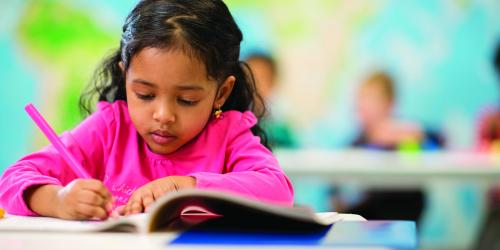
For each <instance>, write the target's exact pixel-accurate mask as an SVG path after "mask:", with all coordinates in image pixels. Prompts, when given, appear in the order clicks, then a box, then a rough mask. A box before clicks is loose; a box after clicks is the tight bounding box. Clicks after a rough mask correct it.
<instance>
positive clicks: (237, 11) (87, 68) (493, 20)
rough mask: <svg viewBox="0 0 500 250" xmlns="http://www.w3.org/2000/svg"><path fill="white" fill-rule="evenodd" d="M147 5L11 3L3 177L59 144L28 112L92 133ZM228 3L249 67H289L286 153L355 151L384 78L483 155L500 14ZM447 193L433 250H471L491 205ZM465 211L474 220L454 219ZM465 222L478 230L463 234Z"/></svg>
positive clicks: (314, 194)
mask: <svg viewBox="0 0 500 250" xmlns="http://www.w3.org/2000/svg"><path fill="white" fill-rule="evenodd" d="M136 2H137V1H136V0H99V1H98V0H71V1H63V0H32V1H27V0H7V1H1V2H0V55H1V56H0V77H1V80H2V81H3V83H2V85H1V86H2V91H1V92H0V107H1V110H2V115H3V119H2V123H0V131H1V132H0V133H1V137H0V141H1V142H2V143H0V155H1V156H2V157H0V173H2V172H3V171H4V169H5V168H6V167H7V166H8V165H10V164H11V163H13V162H14V161H15V160H17V159H19V158H20V157H21V156H22V155H25V154H27V153H29V152H32V151H33V150H36V149H38V148H40V147H41V146H43V145H46V144H47V143H48V142H47V140H46V139H44V138H43V135H42V134H41V133H40V132H39V131H38V130H37V128H36V127H35V126H34V125H33V123H32V122H31V121H30V120H29V118H28V116H27V115H26V113H25V112H24V105H26V104H27V103H29V102H33V103H35V104H36V105H37V107H38V108H39V109H40V110H41V112H42V113H43V114H44V115H45V116H46V118H47V120H48V121H49V122H50V123H51V124H52V125H53V126H54V128H55V130H56V131H57V132H59V133H60V132H62V131H64V130H67V129H70V128H72V127H73V126H74V125H75V124H77V123H78V122H79V121H80V120H81V116H80V112H79V110H78V98H79V95H80V93H81V91H82V90H83V88H84V86H85V85H86V84H87V83H88V82H89V80H90V78H91V76H92V73H93V70H94V69H95V68H96V67H97V65H98V63H99V62H100V60H101V59H102V58H103V56H104V55H106V54H107V53H110V52H111V50H112V49H114V48H116V47H117V46H118V41H119V37H120V31H121V25H122V24H123V21H124V19H125V17H126V15H127V13H128V12H129V11H130V9H131V8H132V7H133V6H134V5H135V4H136ZM226 3H227V4H228V6H229V8H230V10H231V12H232V14H233V16H234V17H235V18H236V20H237V22H238V24H239V25H240V28H241V29H242V31H243V33H244V42H243V44H242V54H241V58H242V60H243V59H245V58H246V57H248V56H250V55H252V54H254V53H259V54H265V55H270V56H272V57H273V58H274V60H275V62H276V65H277V69H278V70H277V72H278V73H277V77H276V82H277V84H276V89H275V91H274V92H273V96H272V100H270V101H269V104H270V111H271V114H272V116H273V117H274V119H275V120H278V121H279V122H280V123H281V124H284V126H285V127H287V128H288V129H289V131H291V132H290V133H289V134H287V136H290V137H293V143H292V144H290V145H284V146H285V147H288V148H291V149H292V150H332V151H341V150H345V149H347V148H348V147H349V145H350V143H351V142H352V141H353V140H354V139H355V137H356V136H357V132H358V131H359V124H358V121H357V119H356V116H355V110H354V104H355V96H356V95H355V93H356V89H357V88H358V86H359V84H360V82H362V80H363V79H365V78H366V77H367V75H369V74H370V73H371V72H373V71H376V70H382V71H384V72H388V73H389V74H390V75H391V77H392V78H393V79H394V82H395V85H396V86H397V96H398V98H397V99H396V104H395V107H396V110H395V113H396V115H397V116H398V117H400V118H402V119H405V120H410V121H413V122H416V123H419V124H421V125H422V126H423V127H425V128H426V129H427V130H429V131H435V132H436V133H438V134H439V135H440V136H441V137H442V138H445V143H444V148H445V150H453V151H458V152H475V151H477V149H476V141H475V140H476V138H475V137H476V130H477V129H476V127H477V122H478V117H479V116H480V114H481V113H482V112H483V111H484V110H485V109H487V108H488V107H493V106H495V105H498V104H499V101H500V84H499V81H500V80H499V79H498V78H497V75H496V73H495V69H494V67H493V63H492V60H493V54H494V51H495V48H496V46H497V44H498V43H500V15H498V13H500V2H499V1H496V0H461V1H451V0H449V1H444V0H443V1H433V0H428V1H417V0H412V1H397V0H377V1H349V0H342V1H334V0H314V1H310V0H293V1H285V0H272V1H260V0H259V1H256V0H252V1H250V0H231V1H226ZM417 151H418V149H417ZM498 165H499V167H500V164H498ZM318 183H319V184H318ZM294 184H296V196H297V197H296V199H297V202H298V203H301V204H306V205H310V206H312V207H314V208H315V209H317V210H320V211H321V210H331V209H335V207H334V206H330V204H329V203H325V199H327V198H328V192H329V188H328V187H325V186H328V185H327V184H321V183H320V182H318V181H316V180H314V179H312V180H309V181H305V182H304V181H303V182H300V181H297V183H294ZM448 188H449V187H448ZM440 192H441V193H440V194H438V195H434V196H432V197H434V198H429V199H432V201H430V203H429V204H430V205H429V206H428V207H427V211H426V212H425V216H424V217H425V218H424V219H423V222H422V225H421V230H420V233H421V235H420V238H421V243H422V246H423V247H424V248H429V249H432V248H435V249H438V248H439V249H446V248H448V249H467V248H468V247H470V246H471V245H472V244H473V242H474V240H475V238H476V237H477V234H478V231H480V228H481V223H482V221H481V220H482V218H483V214H484V210H485V208H484V205H481V204H483V203H484V202H483V200H484V197H478V193H477V192H476V189H475V186H474V184H470V183H467V184H463V185H455V186H453V188H452V189H449V190H440ZM447 192H449V193H453V194H456V193H458V195H457V197H458V198H457V200H458V201H457V202H458V203H460V204H459V205H458V206H457V204H453V203H448V204H440V200H439V199H440V198H439V197H442V196H443V195H444V196H446V194H447ZM436 197H437V198H436ZM433 204H434V205H433ZM457 209H462V210H463V211H464V212H462V213H449V214H448V216H442V215H443V214H447V211H455V210H457ZM456 220H459V221H460V220H462V221H464V223H462V224H459V225H460V226H458V228H456V227H457V226H456V225H457V224H456Z"/></svg>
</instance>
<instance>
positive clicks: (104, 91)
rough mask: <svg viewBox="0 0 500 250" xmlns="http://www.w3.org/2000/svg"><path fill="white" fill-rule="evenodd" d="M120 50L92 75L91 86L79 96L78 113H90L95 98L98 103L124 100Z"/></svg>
mask: <svg viewBox="0 0 500 250" xmlns="http://www.w3.org/2000/svg"><path fill="white" fill-rule="evenodd" d="M120 61H121V50H120V49H118V50H116V51H115V52H114V53H112V54H111V55H109V56H108V57H107V58H105V59H104V61H103V62H102V63H101V65H100V67H99V68H98V69H99V70H97V71H96V72H95V73H94V76H93V77H92V81H91V84H89V85H88V86H87V89H86V90H85V91H84V93H83V94H82V95H81V96H80V113H82V115H83V116H84V117H85V116H88V115H90V114H91V113H92V109H93V106H94V105H93V104H94V99H95V96H96V95H97V100H98V101H107V102H114V101H116V100H126V99H127V95H126V92H125V75H124V73H123V71H122V69H121V68H120V65H119V63H120Z"/></svg>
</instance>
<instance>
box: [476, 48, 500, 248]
mask: <svg viewBox="0 0 500 250" xmlns="http://www.w3.org/2000/svg"><path fill="white" fill-rule="evenodd" d="M493 64H494V66H495V71H496V73H497V77H498V80H497V83H498V87H499V92H500V42H499V43H498V44H497V48H496V51H495V54H494V57H493ZM477 145H478V147H479V149H480V150H481V151H489V152H494V153H497V154H498V153H500V103H499V104H498V106H497V107H495V108H491V109H488V112H484V114H483V116H482V118H481V119H480V120H479V126H478V137H477ZM488 202H489V204H487V212H486V217H485V219H484V221H483V227H482V229H481V231H480V233H479V238H478V239H479V240H478V242H477V243H478V244H477V247H476V249H478V250H483V249H484V250H486V249H488V250H500V236H499V233H500V186H496V187H494V188H492V189H491V190H490V193H489V199H488Z"/></svg>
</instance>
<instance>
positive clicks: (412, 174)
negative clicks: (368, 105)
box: [274, 150, 500, 249]
mask: <svg viewBox="0 0 500 250" xmlns="http://www.w3.org/2000/svg"><path fill="white" fill-rule="evenodd" d="M274 153H275V154H276V156H277V158H278V161H279V162H280V164H281V166H282V168H283V169H284V171H285V172H286V173H287V175H288V176H290V178H291V179H292V182H294V185H295V186H296V187H302V188H306V189H305V190H306V192H300V193H301V194H302V195H303V196H304V197H298V196H300V195H299V194H298V195H296V198H298V200H299V202H302V203H306V204H307V202H309V200H308V199H307V198H308V197H310V196H315V195H316V196H317V197H315V198H314V199H313V201H314V202H319V201H323V202H324V203H328V202H330V201H329V199H331V197H329V196H328V195H330V194H325V193H324V192H325V189H324V188H325V186H327V185H330V184H335V185H339V186H342V185H344V184H354V185H355V186H356V187H368V188H370V187H377V188H379V187H382V188H386V187H395V188H397V189H405V188H410V189H414V188H421V189H422V190H424V191H425V193H426V194H427V200H428V202H427V208H426V209H427V210H426V212H425V213H424V217H423V221H422V231H421V236H422V237H423V238H421V239H420V241H421V243H422V245H421V247H422V249H469V248H470V247H471V244H473V242H474V240H475V238H476V236H477V235H476V234H477V231H478V230H479V228H480V226H481V223H482V218H483V214H484V210H485V209H486V204H487V199H486V193H487V192H488V191H489V188H490V187H491V186H492V185H500V154H497V155H492V154H478V153H472V152H446V151H445V152H441V151H440V152H422V153H418V154H408V153H407V154H402V153H398V152H381V151H365V150H347V151H332V150H276V151H275V152H274ZM298 184H300V185H298ZM309 186H311V187H312V188H309ZM321 188H323V189H321ZM297 193H299V192H297ZM306 196H307V197H306ZM320 196H321V197H320ZM301 199H303V200H301ZM328 204H330V203H328ZM321 206H327V205H324V204H323V205H321ZM319 209H321V208H319ZM327 209H330V208H327ZM435 232H438V233H435Z"/></svg>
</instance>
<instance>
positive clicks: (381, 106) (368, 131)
mask: <svg viewBox="0 0 500 250" xmlns="http://www.w3.org/2000/svg"><path fill="white" fill-rule="evenodd" d="M395 99H396V90H395V87H394V82H393V80H392V78H391V77H390V76H389V75H388V74H387V73H385V72H374V73H373V74H371V75H370V76H369V77H368V78H367V79H366V80H364V81H363V82H362V84H361V86H360V87H359V88H358V91H357V96H356V112H357V115H358V119H359V122H360V126H361V131H360V133H359V135H358V137H357V138H356V139H355V140H354V142H353V143H352V146H353V147H356V148H362V149H369V150H384V151H392V150H405V148H408V145H413V146H411V148H417V149H436V148H439V147H441V145H442V140H441V139H440V138H439V136H436V135H434V134H433V133H430V132H426V131H424V129H423V128H422V127H421V126H420V125H418V124H415V123H411V122H407V121H402V120H400V119H398V118H397V117H395V116H394V114H393V109H394V106H395ZM334 202H335V203H336V204H337V207H338V209H337V210H339V211H340V212H346V213H355V214H360V215H362V216H363V217H365V218H366V219H369V220H371V219H378V220H413V221H416V222H417V223H419V220H420V218H421V215H422V212H423V210H424V208H425V196H424V193H423V191H422V190H420V189H405V191H400V190H397V189H373V190H369V191H367V192H365V193H363V194H362V195H361V198H360V199H359V200H358V201H357V202H354V203H353V204H346V202H344V201H343V200H342V198H339V199H335V200H334Z"/></svg>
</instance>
